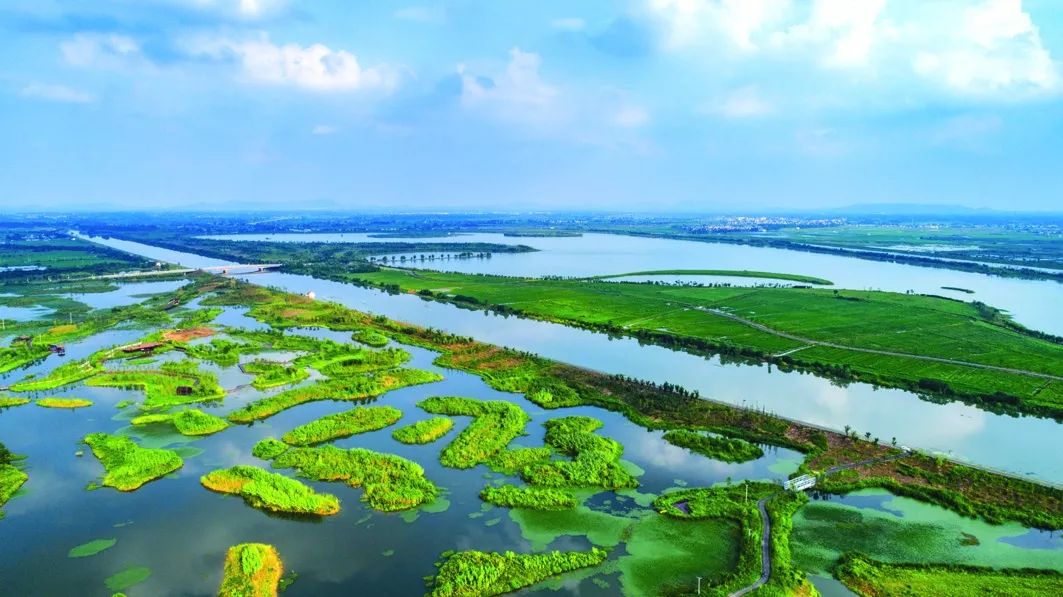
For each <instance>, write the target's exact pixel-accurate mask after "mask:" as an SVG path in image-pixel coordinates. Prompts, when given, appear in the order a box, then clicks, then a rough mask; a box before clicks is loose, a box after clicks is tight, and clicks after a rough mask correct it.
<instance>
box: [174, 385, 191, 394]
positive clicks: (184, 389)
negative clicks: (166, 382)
mask: <svg viewBox="0 0 1063 597" xmlns="http://www.w3.org/2000/svg"><path fill="white" fill-rule="evenodd" d="M176 391H177V395H178V396H191V395H192V387H191V386H177V390H176Z"/></svg>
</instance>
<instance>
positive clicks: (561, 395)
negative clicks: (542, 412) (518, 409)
mask: <svg viewBox="0 0 1063 597" xmlns="http://www.w3.org/2000/svg"><path fill="white" fill-rule="evenodd" d="M524 397H525V398H527V399H528V400H531V401H532V402H534V403H535V404H538V405H539V406H541V407H543V408H561V407H565V406H579V405H580V404H583V400H582V399H581V398H580V397H579V394H577V393H576V391H575V390H573V389H572V388H570V387H569V386H567V385H565V384H564V382H561V381H558V380H554V379H550V380H541V381H538V382H536V383H534V384H532V386H531V387H530V388H529V389H528V390H527V391H526V392H525V393H524Z"/></svg>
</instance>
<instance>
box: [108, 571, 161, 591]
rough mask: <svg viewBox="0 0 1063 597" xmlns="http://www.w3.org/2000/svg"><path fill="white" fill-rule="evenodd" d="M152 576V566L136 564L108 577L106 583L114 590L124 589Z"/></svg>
mask: <svg viewBox="0 0 1063 597" xmlns="http://www.w3.org/2000/svg"><path fill="white" fill-rule="evenodd" d="M149 578H151V568H147V567H145V566H135V567H132V568H126V569H125V570H122V571H121V572H118V573H116V574H112V575H111V576H109V577H107V580H105V581H104V584H106V585H107V588H108V589H110V590H112V591H124V590H126V589H128V588H129V587H132V586H134V585H138V584H140V583H142V582H144V581H146V580H148V579H149Z"/></svg>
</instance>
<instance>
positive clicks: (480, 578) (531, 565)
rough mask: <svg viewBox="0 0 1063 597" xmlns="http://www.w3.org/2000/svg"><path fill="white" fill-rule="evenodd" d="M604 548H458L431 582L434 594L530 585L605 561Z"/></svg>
mask: <svg viewBox="0 0 1063 597" xmlns="http://www.w3.org/2000/svg"><path fill="white" fill-rule="evenodd" d="M607 556H608V553H607V552H606V551H605V550H602V549H598V548H592V549H591V551H567V552H566V551H552V552H548V553H542V554H517V553H513V552H511V551H507V552H505V553H489V552H483V551H460V552H457V553H455V554H452V555H450V556H448V557H446V560H445V561H444V562H443V565H442V566H440V568H439V574H438V575H436V577H435V579H434V581H433V583H432V596H433V597H459V596H466V595H467V596H469V597H473V596H476V597H486V596H489V595H502V594H504V593H510V592H512V591H516V590H518V589H523V588H524V587H530V586H532V585H535V584H537V583H539V582H542V581H544V580H546V579H548V578H550V577H551V576H557V575H558V574H564V573H565V572H570V571H572V570H578V569H580V568H589V567H591V566H597V565H599V564H601V563H602V562H604V561H605V559H606V557H607Z"/></svg>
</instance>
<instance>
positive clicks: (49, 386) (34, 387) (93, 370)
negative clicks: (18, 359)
mask: <svg viewBox="0 0 1063 597" xmlns="http://www.w3.org/2000/svg"><path fill="white" fill-rule="evenodd" d="M99 372H100V367H99V365H96V364H93V363H92V362H90V361H89V360H84V361H71V362H69V363H63V364H62V365H59V366H58V367H56V368H55V369H52V370H51V371H49V372H48V375H46V376H44V377H41V378H39V379H24V380H22V381H20V382H18V383H16V384H13V385H12V386H11V391H13V392H38V391H42V390H53V389H55V388H59V387H62V386H65V385H69V384H72V383H75V382H79V381H81V380H83V379H88V378H89V377H92V376H93V375H95V374H97V373H99Z"/></svg>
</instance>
